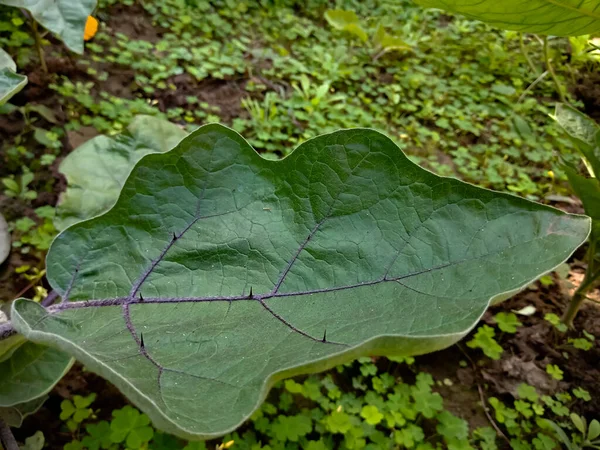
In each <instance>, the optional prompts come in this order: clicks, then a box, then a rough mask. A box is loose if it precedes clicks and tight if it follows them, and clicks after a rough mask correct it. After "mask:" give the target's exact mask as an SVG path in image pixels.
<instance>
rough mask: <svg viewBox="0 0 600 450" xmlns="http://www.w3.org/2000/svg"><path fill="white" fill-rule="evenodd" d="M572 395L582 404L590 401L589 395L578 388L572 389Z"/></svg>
mask: <svg viewBox="0 0 600 450" xmlns="http://www.w3.org/2000/svg"><path fill="white" fill-rule="evenodd" d="M573 395H574V396H575V397H577V398H578V399H581V400H583V401H584V402H589V401H590V400H591V399H592V396H591V395H590V393H589V392H588V391H586V390H585V389H583V388H580V387H578V388H575V389H573Z"/></svg>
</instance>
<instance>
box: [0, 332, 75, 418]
mask: <svg viewBox="0 0 600 450" xmlns="http://www.w3.org/2000/svg"><path fill="white" fill-rule="evenodd" d="M15 338H16V339H19V340H20V341H21V340H22V338H21V337H20V336H11V337H10V338H8V339H15ZM5 356H7V355H5ZM72 364H73V359H72V358H71V357H70V356H69V355H67V354H65V353H63V352H62V351H60V350H56V349H54V348H50V347H46V346H45V345H39V344H35V343H33V342H19V343H18V344H17V345H16V346H15V347H13V348H12V349H11V353H10V358H6V359H3V360H2V362H0V408H9V407H16V408H17V409H18V405H20V404H22V403H29V402H34V403H36V402H37V401H38V399H39V398H40V397H42V396H45V394H47V393H48V392H50V390H51V389H52V388H53V387H54V385H55V384H56V383H58V381H59V380H60V379H61V378H62V377H63V376H64V374H65V373H67V371H68V370H69V369H70V368H71V365H72Z"/></svg>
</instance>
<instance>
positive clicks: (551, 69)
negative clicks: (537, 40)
mask: <svg viewBox="0 0 600 450" xmlns="http://www.w3.org/2000/svg"><path fill="white" fill-rule="evenodd" d="M543 43H544V61H545V62H546V68H547V69H548V72H550V76H551V77H552V80H553V81H554V86H555V87H556V92H558V97H559V98H560V101H561V102H563V103H568V102H567V98H566V97H565V94H564V92H563V90H562V86H561V85H560V82H559V81H558V78H557V77H556V72H554V67H552V62H551V59H550V53H549V52H548V36H544V40H543Z"/></svg>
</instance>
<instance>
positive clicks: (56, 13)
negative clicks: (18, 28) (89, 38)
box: [0, 0, 96, 54]
mask: <svg viewBox="0 0 600 450" xmlns="http://www.w3.org/2000/svg"><path fill="white" fill-rule="evenodd" d="M0 5H8V6H15V7H17V8H25V9H27V10H28V11H29V12H30V13H31V15H32V16H33V18H34V19H35V20H36V21H38V22H39V23H40V25H42V26H43V27H44V28H46V29H47V30H49V31H51V32H52V33H54V34H55V35H56V37H58V38H59V39H60V40H62V41H63V42H64V43H65V45H66V46H67V47H69V49H71V50H72V51H74V52H76V53H80V54H81V53H83V30H84V29H85V22H86V21H87V18H88V16H89V15H90V14H91V13H92V11H93V10H94V8H95V7H96V0H0Z"/></svg>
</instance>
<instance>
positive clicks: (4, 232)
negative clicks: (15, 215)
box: [0, 214, 11, 264]
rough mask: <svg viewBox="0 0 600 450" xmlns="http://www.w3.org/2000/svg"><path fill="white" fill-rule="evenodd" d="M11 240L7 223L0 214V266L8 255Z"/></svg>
mask: <svg viewBox="0 0 600 450" xmlns="http://www.w3.org/2000/svg"><path fill="white" fill-rule="evenodd" d="M10 247H11V239H10V232H9V231H8V223H6V219H5V218H4V216H3V215H2V214H0V264H2V263H3V262H4V260H6V258H8V255H10Z"/></svg>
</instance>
